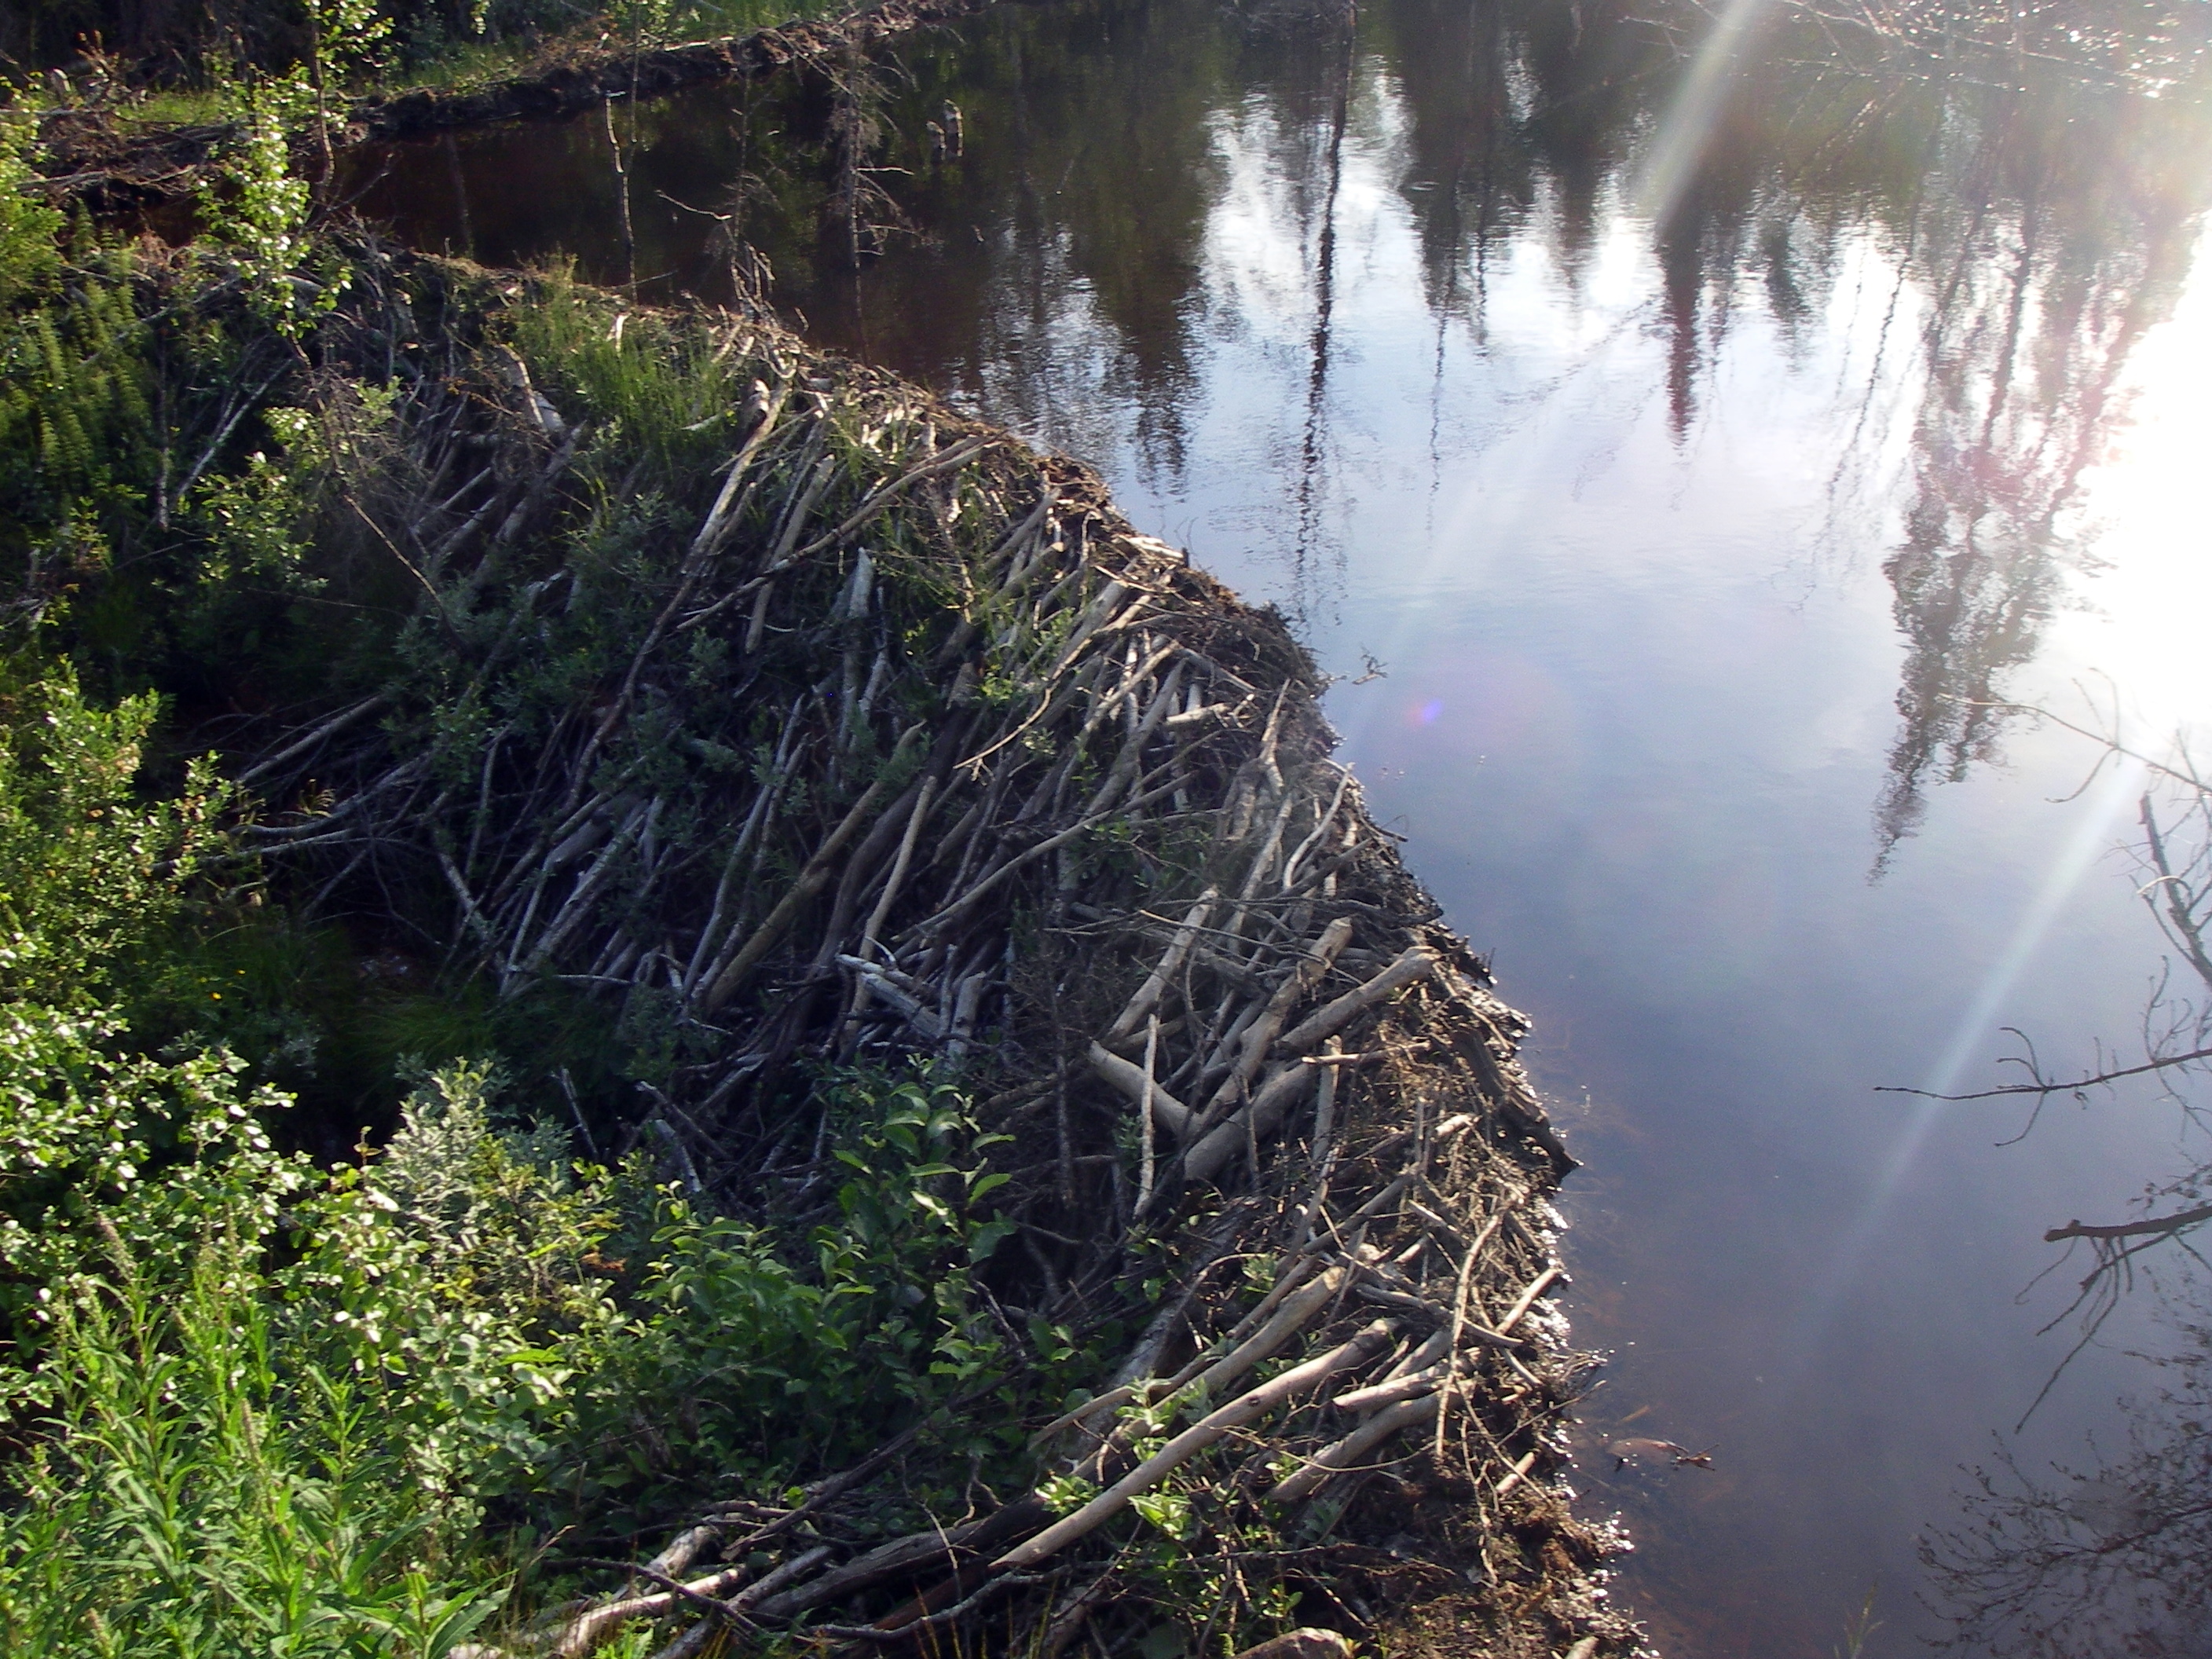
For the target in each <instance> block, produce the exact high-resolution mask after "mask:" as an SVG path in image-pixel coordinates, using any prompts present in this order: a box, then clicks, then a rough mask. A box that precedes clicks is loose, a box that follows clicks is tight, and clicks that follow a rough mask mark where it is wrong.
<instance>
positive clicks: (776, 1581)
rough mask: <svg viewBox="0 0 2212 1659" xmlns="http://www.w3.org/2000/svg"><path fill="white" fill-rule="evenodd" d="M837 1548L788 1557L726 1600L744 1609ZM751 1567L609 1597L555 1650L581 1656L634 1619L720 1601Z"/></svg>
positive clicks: (567, 1657) (563, 1656) (581, 1616)
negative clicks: (652, 1590)
mask: <svg viewBox="0 0 2212 1659" xmlns="http://www.w3.org/2000/svg"><path fill="white" fill-rule="evenodd" d="M835 1553H836V1551H835V1550H834V1549H833V1548H832V1547H830V1546H829V1545H827V1544H823V1545H821V1546H819V1547H817V1548H814V1549H811V1550H809V1551H807V1552H806V1553H805V1554H804V1555H800V1556H798V1557H795V1558H794V1559H792V1560H789V1561H787V1562H785V1563H784V1564H783V1565H781V1566H780V1567H778V1568H776V1569H775V1571H773V1572H771V1573H769V1575H768V1576H767V1577H764V1578H763V1579H762V1580H761V1581H760V1582H759V1583H757V1584H754V1585H752V1586H751V1587H750V1588H749V1589H745V1590H744V1591H743V1592H742V1593H740V1594H739V1595H737V1596H736V1597H734V1598H733V1599H732V1600H731V1601H728V1602H726V1604H725V1605H726V1607H727V1608H728V1610H729V1611H730V1612H731V1613H743V1612H744V1610H745V1609H746V1608H747V1607H751V1606H752V1605H754V1604H755V1603H756V1602H757V1601H760V1600H761V1599H762V1598H763V1596H767V1595H773V1594H774V1593H775V1591H777V1590H779V1589H782V1588H783V1587H784V1586H785V1585H786V1584H788V1583H792V1582H793V1580H794V1579H798V1578H802V1577H805V1576H806V1574H808V1573H810V1572H811V1571H814V1569H815V1568H817V1567H818V1566H820V1565H822V1564H823V1562H824V1561H826V1560H828V1559H829V1558H830V1556H831V1555H833V1554H835ZM750 1571H751V1569H750V1568H749V1567H745V1566H735V1567H725V1568H724V1569H723V1570H722V1571H720V1572H714V1573H709V1574H708V1575H707V1576H706V1577H704V1578H695V1579H693V1580H692V1581H691V1582H690V1583H688V1584H686V1585H684V1587H683V1588H682V1589H680V1590H678V1589H667V1590H659V1591H656V1592H655V1593H654V1594H653V1595H630V1596H624V1597H623V1599H622V1600H620V1601H606V1602H602V1603H601V1604H600V1605H599V1606H598V1607H586V1608H585V1609H584V1611H583V1612H581V1613H578V1614H577V1615H576V1616H575V1617H574V1619H571V1620H569V1621H568V1623H567V1624H566V1625H565V1626H562V1630H561V1634H560V1636H559V1638H557V1639H556V1641H555V1643H554V1644H553V1649H552V1651H553V1653H554V1654H555V1656H556V1659H581V1656H583V1655H585V1654H587V1653H589V1652H590V1651H591V1650H592V1649H593V1648H596V1647H598V1646H599V1644H601V1643H602V1642H605V1640H606V1639H607V1638H609V1637H611V1636H612V1635H613V1634H614V1633H615V1632H616V1631H617V1630H618V1629H620V1628H621V1627H622V1626H624V1625H626V1624H628V1623H629V1622H630V1621H631V1620H634V1619H647V1618H655V1617H658V1616H659V1614H661V1613H668V1612H671V1611H672V1610H673V1609H675V1608H677V1607H681V1606H683V1605H684V1604H685V1603H687V1602H690V1601H694V1600H697V1599H702V1598H703V1599H704V1600H707V1601H720V1600H721V1599H722V1598H723V1597H724V1596H725V1595H728V1593H729V1592H730V1591H732V1590H733V1589H737V1587H738V1585H740V1584H742V1583H744V1581H745V1575H746V1574H747V1573H748V1572H750Z"/></svg>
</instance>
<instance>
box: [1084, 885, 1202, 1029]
mask: <svg viewBox="0 0 2212 1659" xmlns="http://www.w3.org/2000/svg"><path fill="white" fill-rule="evenodd" d="M1218 902H1221V890H1218V887H1207V890H1206V891H1203V894H1199V900H1197V902H1194V905H1192V907H1190V909H1188V911H1186V914H1183V921H1182V925H1179V927H1176V929H1175V938H1170V940H1168V953H1166V956H1161V957H1159V967H1155V969H1152V973H1151V975H1148V978H1146V982H1144V984H1139V987H1137V995H1133V998H1130V1000H1128V1006H1126V1009H1121V1015H1119V1018H1117V1020H1115V1022H1113V1024H1110V1026H1106V1042H1117V1040H1119V1037H1126V1036H1130V1033H1133V1030H1134V1029H1137V1026H1139V1024H1144V1015H1148V1013H1151V1011H1152V1009H1155V1006H1159V998H1161V994H1164V991H1166V988H1168V984H1170V982H1172V980H1175V975H1176V973H1179V971H1182V967H1183V957H1186V956H1190V945H1192V942H1194V940H1197V938H1199V929H1201V927H1206V922H1210V921H1212V915H1214V907H1217V905H1218Z"/></svg>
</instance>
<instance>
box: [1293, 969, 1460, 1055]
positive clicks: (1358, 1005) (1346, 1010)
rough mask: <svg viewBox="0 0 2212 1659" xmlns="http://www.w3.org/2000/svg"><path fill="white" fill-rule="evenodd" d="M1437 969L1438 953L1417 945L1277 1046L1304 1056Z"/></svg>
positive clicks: (1353, 988)
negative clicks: (1395, 992) (1361, 1016)
mask: <svg viewBox="0 0 2212 1659" xmlns="http://www.w3.org/2000/svg"><path fill="white" fill-rule="evenodd" d="M1436 967H1437V957H1436V952H1434V951H1431V950H1430V949H1429V947H1428V946H1427V945H1413V946H1412V947H1411V948H1410V949H1408V950H1407V951H1405V952H1404V953H1402V954H1401V956H1400V957H1398V959H1397V960H1396V961H1395V962H1394V963H1391V964H1390V965H1389V967H1387V968H1385V969H1383V971H1382V972H1381V973H1379V974H1377V975H1375V976H1374V977H1373V978H1372V979H1370V980H1368V981H1364V983H1362V984H1359V985H1356V986H1354V987H1352V989H1351V990H1349V991H1346V993H1345V994H1343V995H1342V996H1340V997H1339V998H1337V999H1336V1000H1335V1001H1334V1002H1332V1003H1330V1004H1329V1005H1328V1006H1327V1007H1325V1008H1322V1010H1321V1011H1320V1012H1317V1013H1316V1014H1315V1015H1313V1017H1312V1018H1310V1019H1307V1020H1305V1021H1304V1022H1303V1023H1301V1024H1298V1025H1297V1027H1295V1028H1294V1029H1292V1030H1288V1031H1285V1033H1284V1034H1283V1036H1282V1038H1281V1040H1280V1041H1279V1042H1278V1043H1277V1044H1276V1045H1275V1046H1276V1047H1277V1048H1279V1050H1280V1051H1281V1052H1282V1053H1284V1054H1304V1053H1305V1052H1306V1051H1307V1050H1308V1049H1309V1048H1315V1047H1316V1046H1317V1045H1318V1044H1319V1043H1320V1042H1321V1041H1322V1038H1323V1037H1328V1036H1334V1035H1335V1034H1336V1033H1337V1032H1339V1031H1340V1030H1343V1029H1344V1028H1345V1027H1346V1026H1347V1025H1349V1024H1352V1020H1353V1018H1355V1017H1356V1016H1357V1015H1358V1013H1359V1012H1361V1011H1362V1010H1363V1009H1366V1008H1370V1007H1372V1006H1374V1005H1375V1004H1376V1003H1378V1002H1380V1001H1382V1000H1383V998H1384V997H1387V996H1389V994H1391V993H1392V992H1393V991H1395V990H1397V989H1398V988H1399V987H1401V986H1406V985H1411V984H1412V983H1413V981H1415V980H1417V979H1425V978H1426V977H1427V976H1428V975H1431V974H1432V973H1434V972H1435V971H1436Z"/></svg>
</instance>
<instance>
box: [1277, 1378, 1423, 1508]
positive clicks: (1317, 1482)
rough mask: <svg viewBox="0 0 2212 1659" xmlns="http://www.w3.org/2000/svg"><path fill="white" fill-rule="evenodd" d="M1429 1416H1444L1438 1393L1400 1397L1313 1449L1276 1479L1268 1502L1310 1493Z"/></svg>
mask: <svg viewBox="0 0 2212 1659" xmlns="http://www.w3.org/2000/svg"><path fill="white" fill-rule="evenodd" d="M1431 1417H1434V1418H1435V1419H1437V1421H1438V1422H1439V1423H1441V1422H1442V1421H1443V1395H1441V1394H1429V1395H1423V1396H1422V1397H1421V1398H1419V1399H1418V1400H1404V1401H1400V1402H1399V1403H1398V1404H1396V1405H1395V1406H1392V1407H1389V1409H1388V1410H1387V1411H1380V1412H1377V1413H1376V1414H1375V1415H1374V1416H1372V1417H1370V1418H1369V1419H1367V1420H1366V1421H1365V1422H1364V1423H1362V1424H1361V1425H1359V1426H1358V1428H1356V1429H1354V1430H1353V1431H1352V1432H1351V1433H1350V1434H1347V1435H1346V1436H1345V1437H1344V1438H1343V1439H1341V1440H1339V1441H1337V1442H1336V1443H1334V1445H1330V1446H1328V1447H1324V1448H1323V1449H1322V1450H1320V1451H1318V1452H1316V1453H1315V1454H1314V1455H1312V1456H1311V1457H1310V1458H1308V1459H1307V1460H1306V1461H1305V1462H1304V1463H1303V1464H1302V1465H1300V1466H1299V1467H1298V1468H1297V1469H1296V1470H1294V1471H1293V1472H1291V1474H1288V1475H1285V1477H1284V1478H1283V1479H1282V1480H1279V1481H1278V1482H1276V1484H1275V1486H1274V1489H1273V1491H1271V1492H1268V1493H1267V1502H1269V1503H1271V1504H1276V1505H1278V1506H1283V1505H1287V1504H1295V1503H1297V1501H1298V1500H1299V1499H1300V1498H1307V1497H1310V1496H1311V1495H1312V1493H1313V1492H1314V1491H1315V1490H1316V1488H1318V1487H1320V1486H1322V1485H1323V1484H1324V1483H1326V1482H1327V1481H1328V1480H1329V1479H1330V1478H1331V1477H1332V1476H1334V1475H1335V1474H1338V1473H1339V1472H1340V1471H1341V1470H1344V1469H1346V1468H1351V1467H1352V1465H1353V1464H1355V1463H1357V1462H1359V1461H1360V1459H1362V1458H1363V1457H1364V1456H1365V1455H1367V1454H1368V1453H1369V1452H1370V1451H1371V1450H1373V1449H1375V1448H1376V1447H1377V1446H1379V1445H1381V1444H1382V1443H1383V1442H1384V1441H1386V1440H1388V1439H1389V1438H1390V1437H1391V1436H1393V1435H1395V1434H1397V1433H1399V1432H1401V1431H1403V1430H1406V1429H1410V1428H1412V1427H1413V1426H1414V1425H1416V1424H1419V1423H1425V1422H1426V1421H1427V1420H1428V1419H1430V1418H1431Z"/></svg>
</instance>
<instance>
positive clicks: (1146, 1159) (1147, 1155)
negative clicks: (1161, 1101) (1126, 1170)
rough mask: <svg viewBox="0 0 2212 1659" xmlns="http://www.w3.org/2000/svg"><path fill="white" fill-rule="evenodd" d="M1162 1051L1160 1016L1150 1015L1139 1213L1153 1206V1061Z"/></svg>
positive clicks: (1141, 1105) (1141, 1115) (1141, 1122)
mask: <svg viewBox="0 0 2212 1659" xmlns="http://www.w3.org/2000/svg"><path fill="white" fill-rule="evenodd" d="M1159 1052H1160V1017H1159V1016H1158V1014H1153V1015H1152V1016H1150V1017H1149V1018H1147V1019H1146V1021H1145V1086H1144V1092H1143V1097H1142V1098H1141V1099H1140V1100H1139V1102H1138V1103H1137V1116H1138V1121H1139V1135H1140V1136H1141V1138H1142V1141H1143V1152H1142V1158H1143V1163H1142V1164H1141V1166H1140V1167H1139V1170H1138V1172H1137V1213H1138V1214H1139V1215H1142V1214H1144V1212H1146V1210H1147V1209H1149V1208H1151V1207H1152V1095H1153V1091H1154V1089H1155V1087H1156V1085H1154V1083H1153V1081H1152V1066H1153V1062H1154V1061H1155V1060H1158V1057H1159Z"/></svg>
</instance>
